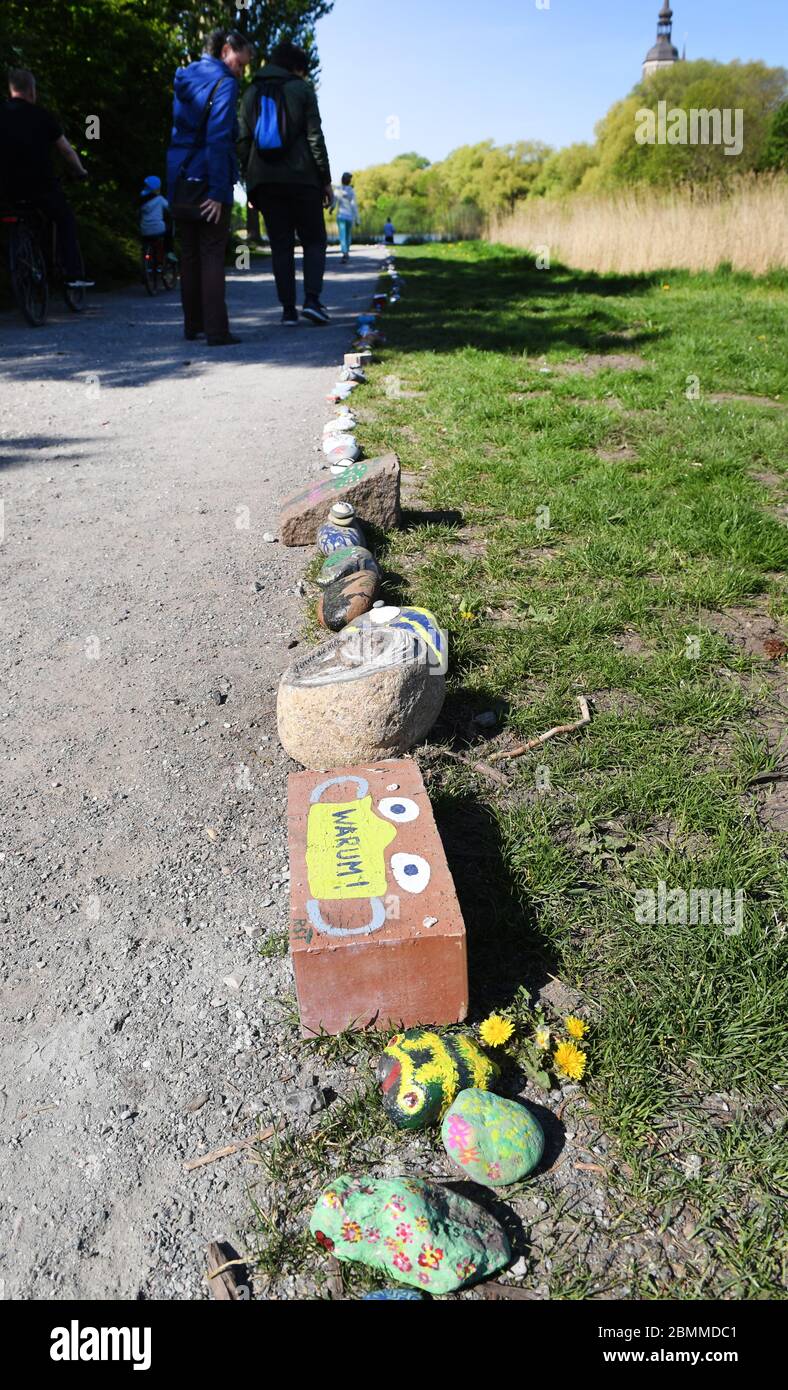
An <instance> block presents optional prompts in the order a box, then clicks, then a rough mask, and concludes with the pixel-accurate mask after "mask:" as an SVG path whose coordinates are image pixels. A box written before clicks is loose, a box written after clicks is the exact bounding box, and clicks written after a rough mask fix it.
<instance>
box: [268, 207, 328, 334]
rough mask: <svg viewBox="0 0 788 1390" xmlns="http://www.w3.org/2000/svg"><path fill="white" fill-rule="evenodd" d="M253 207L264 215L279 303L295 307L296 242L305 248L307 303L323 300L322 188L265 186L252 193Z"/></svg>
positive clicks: (323, 222)
mask: <svg viewBox="0 0 788 1390" xmlns="http://www.w3.org/2000/svg"><path fill="white" fill-rule="evenodd" d="M250 197H251V200H252V203H253V204H254V206H255V207H256V208H258V209H259V211H260V212H261V213H262V214H263V217H264V219H265V229H266V231H267V232H268V240H269V241H270V243H271V260H272V262H273V267H274V279H275V281H276V292H277V294H278V295H279V302H280V304H282V305H283V306H284V308H286V309H289V308H291V307H295V302H296V283H295V238H296V235H297V236H298V239H299V241H300V242H301V245H302V246H303V248H304V300H305V301H306V300H307V299H319V298H320V291H321V290H322V288H323V276H324V274H325V269H326V243H327V240H328V238H327V236H326V220H325V218H324V216H323V194H322V193H321V191H320V189H319V188H310V187H308V185H306V184H298V183H265V184H260V185H259V186H258V187H257V188H254V189H252V192H251V194H250Z"/></svg>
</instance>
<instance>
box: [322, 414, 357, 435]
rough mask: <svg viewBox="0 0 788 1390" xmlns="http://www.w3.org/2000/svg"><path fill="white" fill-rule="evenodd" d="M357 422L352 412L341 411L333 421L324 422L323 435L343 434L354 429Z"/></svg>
mask: <svg viewBox="0 0 788 1390" xmlns="http://www.w3.org/2000/svg"><path fill="white" fill-rule="evenodd" d="M357 423H358V421H357V420H356V417H355V415H354V414H353V411H352V410H341V411H340V412H339V414H338V415H335V416H334V417H333V419H331V420H326V423H325V424H324V426H323V434H344V433H345V432H346V431H348V432H350V431H352V430H354V429H355V427H356V425H357Z"/></svg>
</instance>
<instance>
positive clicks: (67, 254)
mask: <svg viewBox="0 0 788 1390" xmlns="http://www.w3.org/2000/svg"><path fill="white" fill-rule="evenodd" d="M8 90H9V92H10V100H9V101H7V102H6V103H5V104H4V105H3V106H0V193H2V197H3V198H4V199H5V200H6V201H7V202H11V203H13V202H16V201H21V202H26V203H32V204H33V206H34V207H37V208H40V210H41V211H42V212H43V213H45V214H46V216H47V217H49V218H51V219H52V221H53V222H54V223H55V225H56V227H57V231H58V244H59V246H60V255H61V257H62V259H63V270H64V273H65V277H66V281H67V283H68V284H69V285H70V286H71V288H72V289H82V288H87V287H89V286H90V285H92V284H93V281H92V280H85V279H83V271H82V257H81V255H80V251H79V242H78V240H77V223H76V219H75V217H74V214H73V212H72V211H71V207H70V205H69V203H68V201H67V199H66V196H65V194H64V192H63V190H62V188H61V187H60V181H59V180H58V179H57V178H56V176H55V173H54V170H53V168H52V151H53V149H55V150H57V151H58V153H59V154H60V155H62V157H63V159H64V160H65V162H66V164H67V165H68V167H69V168H70V169H71V171H72V172H73V173H74V174H75V175H76V177H77V178H80V179H86V178H87V176H88V175H87V170H86V169H85V167H84V165H83V163H82V160H81V159H80V157H79V155H78V154H77V152H76V150H75V149H74V148H73V146H72V145H70V144H69V142H68V140H67V139H66V137H65V135H64V134H63V127H62V126H61V124H60V122H59V121H58V119H57V117H56V116H53V114H52V112H51V111H47V110H45V108H44V107H43V106H37V105H36V80H35V78H34V76H33V74H32V72H28V71H27V69H26V68H12V69H11V71H10V72H9V74H8Z"/></svg>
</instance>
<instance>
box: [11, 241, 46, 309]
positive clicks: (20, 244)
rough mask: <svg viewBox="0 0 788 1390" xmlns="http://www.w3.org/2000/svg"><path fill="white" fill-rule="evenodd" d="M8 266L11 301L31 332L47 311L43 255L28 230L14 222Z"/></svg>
mask: <svg viewBox="0 0 788 1390" xmlns="http://www.w3.org/2000/svg"><path fill="white" fill-rule="evenodd" d="M8 262H9V270H10V274H11V284H12V286H13V291H14V298H15V300H16V302H17V304H18V305H19V308H20V309H21V311H22V313H23V314H24V316H25V318H26V319H27V321H28V323H29V324H32V326H33V328H40V326H41V324H42V323H43V322H44V321H45V319H46V316H47V308H48V307H49V285H48V283H47V267H46V261H45V260H44V253H43V251H42V250H41V246H40V244H39V242H38V238H37V237H36V236H34V234H33V232H32V231H31V230H30V228H29V227H27V226H25V224H24V222H17V224H16V226H15V227H14V229H13V231H12V233H11V243H10V246H9V248H8Z"/></svg>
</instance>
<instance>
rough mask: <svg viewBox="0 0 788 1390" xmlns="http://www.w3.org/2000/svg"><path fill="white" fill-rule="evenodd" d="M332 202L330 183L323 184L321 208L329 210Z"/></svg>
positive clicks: (332, 195) (332, 192) (332, 190)
mask: <svg viewBox="0 0 788 1390" xmlns="http://www.w3.org/2000/svg"><path fill="white" fill-rule="evenodd" d="M333 201H334V188H333V185H332V184H330V183H324V184H323V207H324V208H330V207H331V204H332V202H333Z"/></svg>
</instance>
